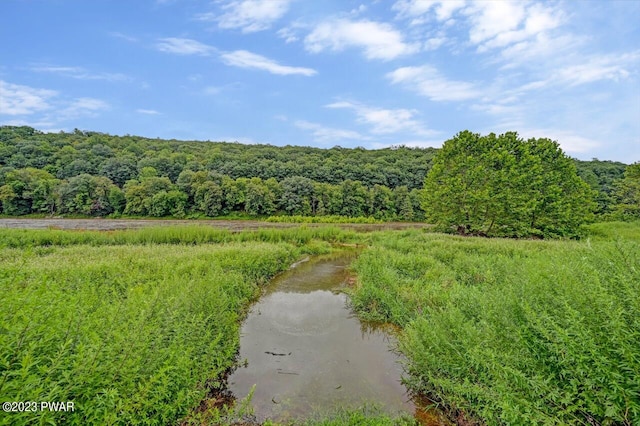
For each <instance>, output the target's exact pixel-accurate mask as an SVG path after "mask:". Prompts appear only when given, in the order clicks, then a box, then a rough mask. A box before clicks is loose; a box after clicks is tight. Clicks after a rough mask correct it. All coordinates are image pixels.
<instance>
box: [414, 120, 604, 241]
mask: <svg viewBox="0 0 640 426" xmlns="http://www.w3.org/2000/svg"><path fill="white" fill-rule="evenodd" d="M593 195H594V194H593V191H591V190H590V188H589V185H588V184H587V183H586V182H585V181H583V180H582V179H580V178H579V177H578V175H577V173H576V167H575V165H574V163H573V161H571V159H570V158H569V157H567V156H566V155H565V154H564V153H563V152H562V150H561V149H560V147H559V146H558V144H557V143H556V142H553V141H551V140H549V139H529V140H527V141H525V140H523V139H521V138H519V137H518V134H517V133H513V132H510V133H505V134H502V135H499V136H496V135H495V134H493V133H491V134H489V135H486V136H480V135H479V134H476V133H471V132H469V131H464V132H460V133H458V134H457V135H456V136H455V137H454V138H452V139H450V140H448V141H446V142H445V143H444V145H443V146H442V149H441V150H440V151H439V152H438V155H437V156H436V158H435V160H434V164H433V168H432V169H431V171H430V172H429V174H428V175H427V179H426V181H425V186H424V191H423V198H424V201H423V208H424V210H425V211H426V213H427V218H428V219H429V220H430V221H432V222H433V223H435V224H437V225H439V226H440V227H441V229H443V230H445V231H451V230H455V231H456V232H457V233H459V234H462V235H468V234H471V235H484V236H503V237H523V236H544V237H557V236H561V237H574V236H577V235H578V234H579V231H580V226H581V225H582V224H583V223H585V222H586V221H587V220H588V219H590V217H591V214H592V212H593V211H594V210H595V207H596V206H595V203H594V202H593V200H592V198H593Z"/></svg>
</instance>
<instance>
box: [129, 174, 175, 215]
mask: <svg viewBox="0 0 640 426" xmlns="http://www.w3.org/2000/svg"><path fill="white" fill-rule="evenodd" d="M148 169H149V171H154V170H155V169H153V168H152V167H149V168H148ZM143 172H144V169H143V171H142V172H141V174H143V175H144V174H145V173H143ZM173 189H174V186H173V184H172V183H171V181H170V180H169V178H167V177H153V176H151V177H144V178H141V179H140V181H137V180H130V181H128V182H127V183H126V184H125V185H124V195H125V199H126V201H127V204H126V207H125V209H124V213H125V214H131V215H140V216H146V215H151V214H152V213H151V206H152V203H153V196H154V195H156V194H158V193H159V192H165V193H168V192H169V191H172V190H173ZM163 197H164V198H163ZM165 199H166V196H161V197H159V198H158V199H157V200H156V204H157V205H159V204H160V203H161V202H162V201H163V200H165ZM168 210H170V209H168ZM168 210H162V208H160V207H155V210H154V213H153V214H154V215H158V214H159V213H164V212H165V211H168ZM166 214H168V213H166ZM166 214H159V215H160V216H165V215H166Z"/></svg>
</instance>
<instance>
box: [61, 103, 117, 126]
mask: <svg viewBox="0 0 640 426" xmlns="http://www.w3.org/2000/svg"><path fill="white" fill-rule="evenodd" d="M107 109H109V104H107V103H106V102H104V101H102V100H100V99H95V98H76V99H74V100H73V101H72V102H71V103H70V104H68V105H67V106H66V107H63V108H60V110H59V111H56V113H55V114H54V117H56V119H57V120H56V121H58V120H60V121H66V120H73V119H76V118H79V117H96V116H97V115H98V112H100V111H104V110H107Z"/></svg>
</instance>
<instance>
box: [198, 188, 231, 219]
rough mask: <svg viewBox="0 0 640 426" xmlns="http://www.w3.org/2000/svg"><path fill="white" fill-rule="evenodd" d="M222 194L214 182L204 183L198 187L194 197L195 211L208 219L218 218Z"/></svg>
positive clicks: (222, 198) (222, 199)
mask: <svg viewBox="0 0 640 426" xmlns="http://www.w3.org/2000/svg"><path fill="white" fill-rule="evenodd" d="M223 201H224V194H223V192H222V188H221V187H220V185H218V184H217V183H215V182H212V181H206V182H203V183H202V184H201V185H199V186H198V187H197V189H196V192H195V195H194V203H195V207H196V210H198V211H200V212H202V213H204V214H206V215H207V216H210V217H215V216H218V215H219V214H220V213H221V211H222V204H223Z"/></svg>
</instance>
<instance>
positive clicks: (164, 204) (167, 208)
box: [148, 189, 187, 217]
mask: <svg viewBox="0 0 640 426" xmlns="http://www.w3.org/2000/svg"><path fill="white" fill-rule="evenodd" d="M186 205H187V194H185V193H184V192H182V191H179V190H177V189H174V190H170V191H165V190H162V191H159V192H156V193H155V194H153V196H152V197H151V200H150V202H149V207H148V214H149V215H150V216H155V217H164V216H175V217H184V214H185V208H186Z"/></svg>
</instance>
